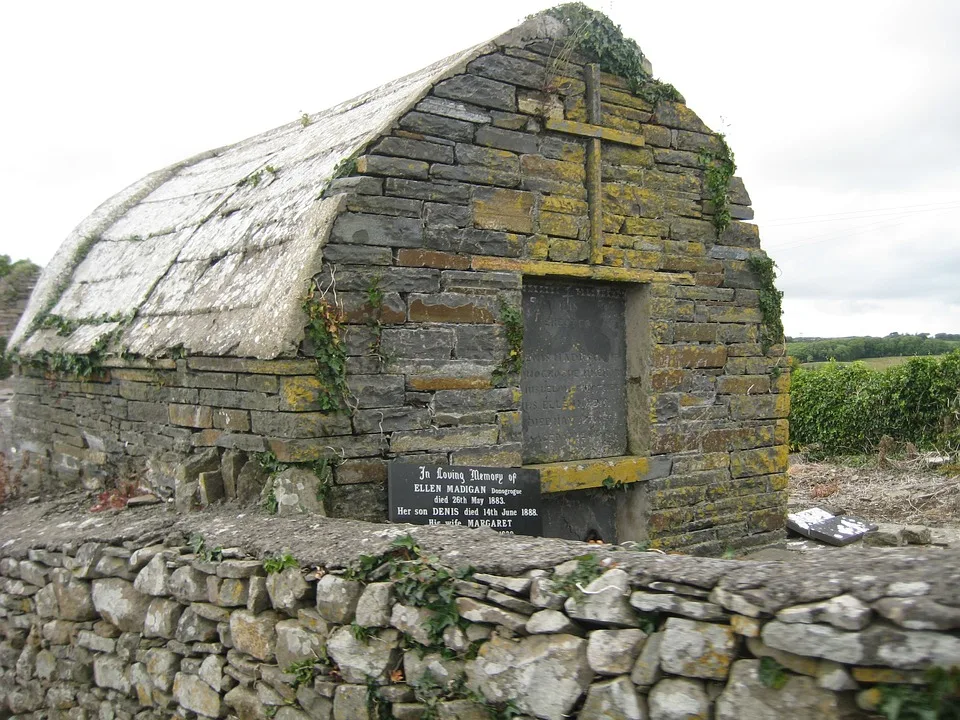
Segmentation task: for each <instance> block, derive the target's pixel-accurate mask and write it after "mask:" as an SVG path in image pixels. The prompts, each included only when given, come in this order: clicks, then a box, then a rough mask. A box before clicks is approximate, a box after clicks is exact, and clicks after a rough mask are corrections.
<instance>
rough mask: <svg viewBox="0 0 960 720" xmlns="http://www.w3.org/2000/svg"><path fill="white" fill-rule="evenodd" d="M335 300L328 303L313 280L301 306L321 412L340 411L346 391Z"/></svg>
mask: <svg viewBox="0 0 960 720" xmlns="http://www.w3.org/2000/svg"><path fill="white" fill-rule="evenodd" d="M335 298H336V296H334V301H333V302H330V301H329V300H328V299H327V297H326V293H325V292H323V291H321V290H320V289H319V286H318V285H317V283H316V281H314V282H313V283H311V286H310V289H309V290H308V291H307V294H306V295H305V296H304V298H303V304H302V306H301V307H302V308H303V311H304V313H305V314H306V316H307V325H306V330H305V332H306V336H307V337H308V338H309V339H310V342H311V343H312V345H313V355H314V358H315V359H316V361H317V378H318V379H319V380H320V384H321V388H320V391H319V393H318V396H317V402H318V404H319V405H320V409H321V410H324V411H328V412H329V411H332V410H340V409H341V408H342V407H343V405H344V404H345V402H346V399H347V395H348V392H349V390H348V388H347V351H346V347H345V344H344V342H343V338H342V337H341V325H342V323H343V310H342V309H341V307H340V305H339V304H338V303H337V302H336V299H335Z"/></svg>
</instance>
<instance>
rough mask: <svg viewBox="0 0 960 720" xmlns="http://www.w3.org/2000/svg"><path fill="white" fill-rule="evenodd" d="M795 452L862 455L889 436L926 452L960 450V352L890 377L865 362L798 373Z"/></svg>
mask: <svg viewBox="0 0 960 720" xmlns="http://www.w3.org/2000/svg"><path fill="white" fill-rule="evenodd" d="M790 392H791V396H792V397H791V409H790V434H791V442H792V444H793V446H794V447H797V448H803V447H806V446H816V447H817V448H818V449H819V450H820V451H821V452H822V453H824V454H846V453H861V452H865V451H868V450H869V449H870V448H872V447H873V446H874V445H876V444H877V443H878V442H879V441H880V438H882V437H883V436H884V435H889V436H891V437H892V438H893V439H895V440H898V441H901V442H907V441H909V442H912V443H914V444H915V445H917V446H918V447H933V446H936V447H938V448H940V449H953V450H956V449H960V350H956V351H954V352H952V353H950V354H949V355H943V356H941V357H936V358H932V357H921V358H913V359H912V360H909V361H908V362H906V363H904V364H903V365H898V366H897V367H893V368H890V369H888V370H871V369H869V368H868V367H867V366H866V365H864V364H863V363H860V362H855V363H851V364H849V365H841V364H839V363H836V362H831V363H829V364H828V365H826V366H824V367H821V368H817V369H815V370H809V369H804V368H797V369H795V370H794V371H793V381H792V384H791V390H790Z"/></svg>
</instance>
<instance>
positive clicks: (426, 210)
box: [423, 202, 472, 228]
mask: <svg viewBox="0 0 960 720" xmlns="http://www.w3.org/2000/svg"><path fill="white" fill-rule="evenodd" d="M423 214H424V217H425V219H426V223H427V226H428V227H435V228H462V227H466V226H467V225H470V224H471V221H472V215H471V212H470V208H468V207H464V206H463V205H453V204H451V203H432V202H427V203H424V207H423Z"/></svg>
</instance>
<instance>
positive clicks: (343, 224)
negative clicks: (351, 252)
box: [330, 213, 423, 247]
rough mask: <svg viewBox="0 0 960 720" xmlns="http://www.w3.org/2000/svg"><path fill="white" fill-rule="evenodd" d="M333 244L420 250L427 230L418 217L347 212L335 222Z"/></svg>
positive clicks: (331, 236)
mask: <svg viewBox="0 0 960 720" xmlns="http://www.w3.org/2000/svg"><path fill="white" fill-rule="evenodd" d="M330 241H331V242H334V243H338V242H339V243H344V244H347V245H382V246H388V247H419V246H420V245H422V244H423V227H422V225H421V223H420V221H419V220H418V219H416V218H403V217H384V216H382V215H369V214H363V213H343V214H341V215H340V216H339V217H337V220H336V222H335V223H334V226H333V230H331V232H330Z"/></svg>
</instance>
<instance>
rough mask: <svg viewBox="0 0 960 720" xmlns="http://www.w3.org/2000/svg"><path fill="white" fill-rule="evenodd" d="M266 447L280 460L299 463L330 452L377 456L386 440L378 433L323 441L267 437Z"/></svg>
mask: <svg viewBox="0 0 960 720" xmlns="http://www.w3.org/2000/svg"><path fill="white" fill-rule="evenodd" d="M267 447H268V449H269V450H270V452H272V453H273V454H274V455H276V456H277V460H279V461H280V462H285V463H301V462H312V461H313V460H319V459H320V458H322V457H330V456H331V452H332V453H335V454H336V455H339V456H340V457H343V458H358V457H373V456H378V455H380V454H381V452H382V451H383V450H384V449H385V447H386V440H385V439H384V438H382V437H381V436H380V435H379V434H376V435H354V436H351V435H338V436H335V437H328V438H325V440H324V442H323V443H318V442H317V441H316V439H310V440H299V439H292V438H269V439H268V440H267ZM331 448H332V450H331Z"/></svg>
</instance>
